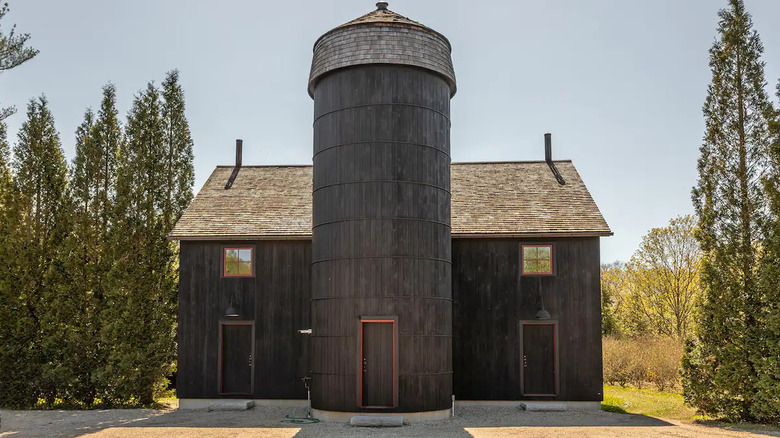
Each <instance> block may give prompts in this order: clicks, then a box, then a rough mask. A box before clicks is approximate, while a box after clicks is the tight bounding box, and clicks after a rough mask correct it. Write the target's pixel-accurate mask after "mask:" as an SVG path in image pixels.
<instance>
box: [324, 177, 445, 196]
mask: <svg viewBox="0 0 780 438" xmlns="http://www.w3.org/2000/svg"><path fill="white" fill-rule="evenodd" d="M371 183H381V184H414V185H419V186H427V187H433V188H434V189H438V190H441V191H443V192H446V193H448V194H449V195H450V196H452V193H450V191H449V190H448V189H446V188H444V187H439V186H437V185H435V184H428V183H424V182H419V181H403V180H395V179H374V180H364V181H344V182H340V183H332V184H325V185H323V186H320V187H317V188H315V189H314V190H312V194H314V192H317V191H318V190H322V189H327V188H330V187H335V186H346V185H351V184H371Z"/></svg>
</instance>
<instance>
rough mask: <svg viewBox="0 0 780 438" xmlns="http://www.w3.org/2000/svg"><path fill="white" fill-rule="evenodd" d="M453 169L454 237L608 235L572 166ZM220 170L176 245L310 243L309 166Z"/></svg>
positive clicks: (179, 229) (185, 219) (178, 230)
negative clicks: (234, 173)
mask: <svg viewBox="0 0 780 438" xmlns="http://www.w3.org/2000/svg"><path fill="white" fill-rule="evenodd" d="M555 164H556V166H557V167H558V170H559V171H560V173H561V175H562V176H563V178H564V179H565V180H566V184H565V185H560V184H558V182H557V181H556V179H555V176H554V175H553V174H552V172H551V171H550V168H549V167H548V166H547V163H545V162H544V161H524V162H493V163H453V164H452V167H451V185H452V187H451V192H452V235H453V237H502V236H548V237H552V236H609V235H612V231H611V230H610V229H609V226H608V225H607V223H606V221H605V220H604V218H603V217H602V216H601V212H600V211H599V209H598V207H597V206H596V203H595V202H594V201H593V198H592V197H591V196H590V193H589V192H588V189H587V188H586V187H585V184H584V183H583V182H582V179H581V178H580V175H579V173H577V170H576V169H575V168H574V165H573V164H572V163H571V161H556V162H555ZM232 170H233V167H232V166H218V167H217V168H216V169H214V172H212V174H211V176H210V177H209V179H208V180H207V181H206V183H205V184H204V185H203V188H202V189H201V190H200V192H199V193H198V195H197V196H196V197H195V199H194V200H193V201H192V203H191V204H190V206H189V207H188V208H187V210H186V211H185V212H184V214H183V215H182V217H181V219H179V222H178V223H177V224H176V226H175V227H174V229H173V231H172V232H171V234H170V235H169V238H171V239H176V240H228V239H296V238H298V239H307V238H310V237H311V223H312V222H311V221H312V219H311V217H312V207H311V202H312V201H311V200H312V196H311V193H312V167H311V166H244V167H242V168H241V169H240V171H239V172H238V177H237V178H236V180H235V182H234V183H233V186H232V187H231V188H230V189H227V190H226V189H225V182H226V181H227V180H228V178H229V177H230V174H231V172H232Z"/></svg>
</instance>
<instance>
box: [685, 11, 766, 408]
mask: <svg viewBox="0 0 780 438" xmlns="http://www.w3.org/2000/svg"><path fill="white" fill-rule="evenodd" d="M719 17H720V20H719V27H718V39H717V40H716V41H715V43H714V44H713V47H712V48H711V49H710V68H711V70H712V83H711V84H710V86H709V88H708V94H707V98H706V101H705V103H704V116H705V121H706V133H705V136H704V141H703V144H702V146H701V148H700V151H701V156H700V158H699V164H698V167H699V181H698V184H697V186H696V187H695V188H694V190H693V196H692V198H693V203H694V207H695V209H696V213H697V214H698V217H699V227H698V231H697V239H698V240H699V243H700V244H701V249H702V251H703V253H704V261H703V266H702V278H701V280H702V288H703V290H704V294H705V297H704V303H703V305H702V308H701V317H700V324H699V328H698V330H697V339H696V341H695V342H694V343H692V344H691V345H689V348H688V349H687V351H686V355H685V357H684V360H683V374H684V385H683V388H684V393H685V397H686V400H687V401H688V402H689V403H691V404H693V405H694V406H696V407H698V408H699V409H700V410H701V411H703V412H706V413H708V414H711V415H716V416H721V417H725V418H728V419H732V420H750V419H753V418H754V417H755V415H754V410H753V409H754V405H755V404H756V402H757V398H756V385H757V382H758V380H759V371H758V369H757V365H758V363H760V362H761V360H762V356H763V352H762V351H761V350H760V349H759V348H757V347H756V346H757V345H759V344H760V340H761V333H760V329H759V325H760V324H761V323H763V321H762V320H761V318H762V313H761V312H762V309H763V296H762V294H761V292H760V288H759V285H758V279H757V270H758V265H759V261H760V257H761V246H762V241H763V238H764V231H765V227H766V224H767V221H768V217H769V215H768V211H767V210H768V209H767V204H766V201H767V197H766V194H765V192H764V188H763V186H762V178H763V176H764V175H765V173H766V170H767V164H768V159H767V156H768V155H767V154H768V149H769V145H770V142H771V138H770V132H769V129H768V124H769V123H770V121H771V120H772V118H773V117H774V115H773V110H772V106H771V102H770V101H769V98H768V96H767V93H766V91H765V87H766V82H765V80H764V65H763V62H762V61H761V59H760V57H761V54H762V52H763V47H762V44H761V41H760V39H759V37H758V34H757V33H756V32H755V31H754V30H753V29H752V20H751V17H750V15H749V14H748V13H747V12H746V11H745V6H744V2H743V1H742V0H730V1H729V7H728V8H726V9H723V10H721V11H720V12H719Z"/></svg>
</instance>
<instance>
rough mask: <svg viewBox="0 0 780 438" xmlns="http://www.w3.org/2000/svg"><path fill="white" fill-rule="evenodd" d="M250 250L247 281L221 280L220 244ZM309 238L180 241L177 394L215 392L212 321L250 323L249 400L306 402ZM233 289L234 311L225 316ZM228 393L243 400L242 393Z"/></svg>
mask: <svg viewBox="0 0 780 438" xmlns="http://www.w3.org/2000/svg"><path fill="white" fill-rule="evenodd" d="M247 244H249V245H253V246H254V247H255V256H254V264H255V265H254V272H255V276H254V278H222V276H221V269H222V248H223V247H224V246H242V247H243V246H245V245H247ZM310 272H311V241H308V240H305V241H252V242H246V241H244V242H229V241H225V242H195V241H183V242H181V256H180V268H179V320H178V323H179V329H178V345H179V346H178V374H177V377H176V384H177V395H178V397H179V398H222V397H227V396H220V395H219V378H220V376H219V348H220V342H219V333H220V331H219V323H220V321H254V322H255V345H254V356H253V362H254V374H255V375H254V388H253V393H252V398H257V399H305V398H306V388H305V387H304V385H303V382H302V381H301V379H302V378H303V377H305V376H307V375H308V339H307V337H306V335H300V334H298V330H299V329H305V328H309V327H310V318H309V299H310V293H311V280H310V279H311V275H310ZM232 294H235V295H234V296H235V303H236V304H238V306H239V308H238V311H239V316H238V317H235V318H228V317H225V316H224V314H225V310H226V309H227V308H228V306H229V305H230V300H231V295H232ZM235 397H239V398H246V397H247V396H246V395H237V396H235Z"/></svg>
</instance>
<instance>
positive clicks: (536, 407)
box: [520, 402, 566, 412]
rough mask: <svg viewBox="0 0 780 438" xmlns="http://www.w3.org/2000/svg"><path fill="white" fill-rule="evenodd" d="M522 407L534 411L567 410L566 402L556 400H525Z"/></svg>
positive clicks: (521, 404)
mask: <svg viewBox="0 0 780 438" xmlns="http://www.w3.org/2000/svg"><path fill="white" fill-rule="evenodd" d="M520 407H521V408H523V409H525V410H526V411H532V412H562V411H565V410H566V403H555V402H523V403H520Z"/></svg>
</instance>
